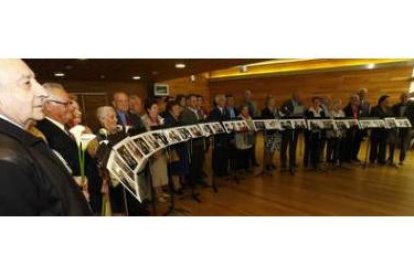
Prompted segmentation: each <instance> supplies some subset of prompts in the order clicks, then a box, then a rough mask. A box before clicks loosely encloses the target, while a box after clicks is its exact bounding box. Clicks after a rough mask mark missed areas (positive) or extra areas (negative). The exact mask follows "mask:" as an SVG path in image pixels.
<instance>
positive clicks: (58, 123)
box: [46, 117, 66, 132]
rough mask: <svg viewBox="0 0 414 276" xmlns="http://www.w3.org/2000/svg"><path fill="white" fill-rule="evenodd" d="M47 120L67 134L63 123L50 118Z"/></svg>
mask: <svg viewBox="0 0 414 276" xmlns="http://www.w3.org/2000/svg"><path fill="white" fill-rule="evenodd" d="M46 119H47V120H49V121H50V122H51V123H52V124H54V125H55V126H57V127H58V128H60V129H61V130H63V131H64V132H66V128H65V125H64V124H62V123H60V122H58V121H56V120H53V119H52V118H49V117H46Z"/></svg>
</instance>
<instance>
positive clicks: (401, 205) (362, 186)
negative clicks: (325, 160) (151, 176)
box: [160, 141, 414, 216]
mask: <svg viewBox="0 0 414 276" xmlns="http://www.w3.org/2000/svg"><path fill="white" fill-rule="evenodd" d="M262 148H263V147H262V141H259V142H258V150H257V152H258V157H259V160H261V159H260V158H261V154H259V153H260V152H261V151H262ZM363 149H365V145H364V146H363ZM302 150H303V149H302V147H301V146H300V147H299V150H298V151H299V153H301V152H302ZM364 151H365V150H363V151H361V156H360V158H361V159H363V158H364ZM396 157H398V154H396ZM396 159H398V158H396ZM277 160H278V158H276V161H277ZM298 160H301V158H299V159H298ZM260 163H261V162H260ZM413 168H414V153H413V152H410V153H409V155H408V158H407V160H406V163H405V165H404V166H403V167H399V168H398V169H396V168H392V167H389V166H383V167H381V166H379V167H368V168H366V169H364V168H362V166H360V165H352V167H351V168H350V169H337V170H329V171H327V172H311V171H307V170H305V169H303V168H301V167H300V168H299V169H298V172H297V173H296V175H294V176H291V175H290V174H288V173H283V174H282V173H281V172H280V170H276V171H275V172H274V173H273V175H264V176H259V177H255V176H254V175H252V176H249V177H247V178H246V179H244V180H242V181H240V183H238V184H237V183H236V182H234V181H217V184H218V187H219V190H218V193H214V192H213V190H212V189H211V188H203V189H200V190H199V192H200V197H201V200H202V202H201V203H198V202H196V201H194V200H192V199H190V198H189V197H187V198H184V199H178V200H177V204H176V205H177V207H178V208H181V209H185V210H187V211H189V215H193V216H391V215H392V216H397V215H398V216H411V215H414V183H413V179H414V172H413ZM256 170H257V172H259V171H260V170H261V168H257V169H256ZM160 207H161V206H160ZM161 209H164V208H160V212H161ZM177 214H178V215H182V214H184V213H181V212H177Z"/></svg>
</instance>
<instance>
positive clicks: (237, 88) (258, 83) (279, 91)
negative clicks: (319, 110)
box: [209, 66, 412, 109]
mask: <svg viewBox="0 0 414 276" xmlns="http://www.w3.org/2000/svg"><path fill="white" fill-rule="evenodd" d="M411 74H412V67H411V66H407V67H394V68H383V69H374V70H353V71H342V72H320V73H310V74H302V75H284V76H283V75H281V76H272V77H262V78H249V79H238V80H220V81H218V80H217V81H210V82H209V90H210V98H212V97H214V95H216V94H219V93H225V94H233V95H234V96H235V98H236V103H239V102H240V100H241V97H242V94H243V91H244V90H246V89H250V90H251V91H252V94H253V99H254V100H255V101H256V102H257V104H258V105H259V108H261V109H262V108H263V106H264V100H265V98H266V96H267V95H268V94H273V95H275V96H276V99H277V103H278V104H281V103H282V102H283V101H285V100H286V99H288V98H290V95H291V93H292V92H293V91H295V90H299V91H302V92H303V95H304V97H305V98H306V102H307V104H308V103H309V100H310V98H311V97H312V96H315V95H318V96H327V97H330V98H340V99H342V100H343V102H344V104H345V103H346V102H347V101H348V99H349V96H351V95H352V94H353V93H355V92H356V91H358V90H359V88H361V87H366V88H367V89H368V100H369V101H370V102H371V103H372V104H374V103H375V104H376V102H377V100H378V98H379V97H380V96H381V95H383V94H388V95H390V96H391V100H392V102H396V101H398V98H399V95H400V94H401V93H402V92H407V91H408V89H409V85H410V77H411Z"/></svg>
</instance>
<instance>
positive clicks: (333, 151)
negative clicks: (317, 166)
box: [326, 137, 341, 163]
mask: <svg viewBox="0 0 414 276" xmlns="http://www.w3.org/2000/svg"><path fill="white" fill-rule="evenodd" d="M340 154H341V139H340V138H339V137H331V138H328V139H327V142H326V162H329V163H336V162H337V161H338V160H339V159H340V158H339V157H340Z"/></svg>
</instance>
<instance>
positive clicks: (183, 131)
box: [176, 127, 192, 140]
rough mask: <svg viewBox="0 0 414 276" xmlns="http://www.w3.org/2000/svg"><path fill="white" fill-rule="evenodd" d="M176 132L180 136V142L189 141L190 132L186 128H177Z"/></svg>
mask: <svg viewBox="0 0 414 276" xmlns="http://www.w3.org/2000/svg"><path fill="white" fill-rule="evenodd" d="M176 130H177V132H178V133H179V134H180V137H181V139H182V140H188V139H191V137H192V136H191V132H190V131H189V129H188V127H179V128H177V129H176Z"/></svg>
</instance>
